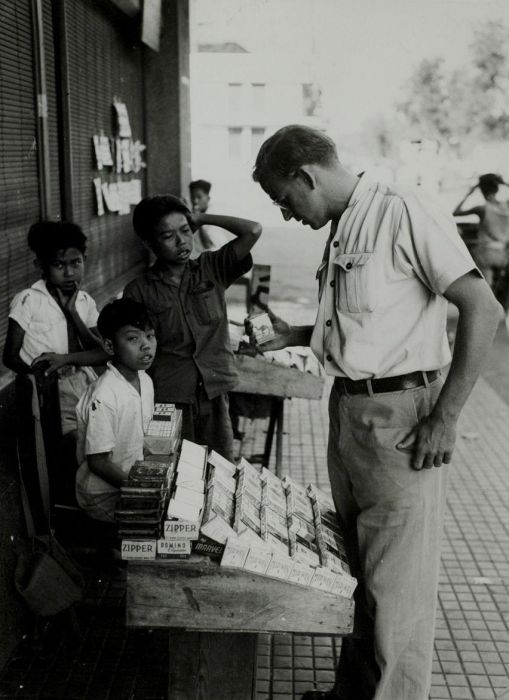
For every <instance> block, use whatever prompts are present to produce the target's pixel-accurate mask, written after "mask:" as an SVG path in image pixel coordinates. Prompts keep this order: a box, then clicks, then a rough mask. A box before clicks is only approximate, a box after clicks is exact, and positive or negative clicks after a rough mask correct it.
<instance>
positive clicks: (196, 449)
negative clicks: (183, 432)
mask: <svg viewBox="0 0 509 700" xmlns="http://www.w3.org/2000/svg"><path fill="white" fill-rule="evenodd" d="M206 463H207V448H206V447H205V446H204V445H197V444H196V443H195V442H191V441H190V440H182V447H181V450H180V457H179V462H178V468H179V469H181V468H183V466H184V465H185V464H186V465H189V466H191V467H194V468H195V469H199V470H201V477H200V478H203V474H204V472H205V465H206Z"/></svg>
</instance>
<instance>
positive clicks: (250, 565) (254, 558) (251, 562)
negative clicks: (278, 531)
mask: <svg viewBox="0 0 509 700" xmlns="http://www.w3.org/2000/svg"><path fill="white" fill-rule="evenodd" d="M271 559H272V554H271V553H270V552H268V551H267V550H266V549H264V548H263V547H256V546H251V547H250V548H249V552H248V555H247V557H246V561H245V562H244V567H243V568H244V569H246V571H251V572H252V573H254V574H262V575H263V574H265V573H266V571H267V569H268V568H269V564H270V561H271Z"/></svg>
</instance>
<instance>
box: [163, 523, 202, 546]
mask: <svg viewBox="0 0 509 700" xmlns="http://www.w3.org/2000/svg"><path fill="white" fill-rule="evenodd" d="M163 533H164V538H165V539H166V540H169V541H176V540H197V539H198V535H199V527H198V523H197V522H196V521H190V520H165V521H164V527H163Z"/></svg>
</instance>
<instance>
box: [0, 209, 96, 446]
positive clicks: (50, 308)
mask: <svg viewBox="0 0 509 700" xmlns="http://www.w3.org/2000/svg"><path fill="white" fill-rule="evenodd" d="M86 242H87V238H86V236H85V235H84V234H83V231H82V230H81V228H80V227H79V226H77V225H76V224H72V223H63V222H59V221H43V222H40V223H37V224H34V225H33V226H32V227H31V228H30V231H29V232H28V245H29V247H30V248H31V250H33V251H34V253H35V255H36V260H35V265H36V267H37V268H38V269H39V271H40V273H41V279H40V280H38V281H37V282H36V283H35V284H33V285H32V286H31V287H30V288H29V289H24V290H23V291H22V292H19V293H18V294H16V296H15V297H14V299H13V300H12V303H11V307H10V311H9V326H8V329H7V338H6V341H5V348H4V355H3V362H4V364H5V366H6V367H9V368H10V369H12V370H14V371H15V372H18V373H20V374H26V373H27V372H31V371H33V370H34V368H35V367H36V366H37V364H39V363H42V362H45V363H46V364H47V368H46V373H49V372H53V371H55V370H58V375H59V381H58V390H59V399H60V415H61V423H62V434H63V435H66V434H68V433H71V432H73V431H74V432H75V430H76V413H75V410H76V404H77V402H78V399H79V397H80V396H81V394H83V392H84V391H85V390H86V388H87V386H89V384H91V382H93V381H94V380H95V379H96V377H97V375H96V374H95V372H94V370H93V369H92V368H91V367H90V366H89V365H99V364H104V362H105V361H106V355H105V353H104V351H103V349H102V348H101V346H100V342H99V340H98V338H97V337H96V336H95V335H94V333H93V329H94V328H95V325H96V322H97V308H96V305H95V302H94V300H93V299H92V297H91V296H90V295H89V294H87V292H85V291H83V290H81V289H80V288H79V287H80V284H81V281H82V278H83V273H84V263H85V250H86ZM40 366H41V367H44V365H42V364H41V365H40Z"/></svg>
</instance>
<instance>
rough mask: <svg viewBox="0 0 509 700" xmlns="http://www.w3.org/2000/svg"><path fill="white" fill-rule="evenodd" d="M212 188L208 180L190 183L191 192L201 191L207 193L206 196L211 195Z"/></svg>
mask: <svg viewBox="0 0 509 700" xmlns="http://www.w3.org/2000/svg"><path fill="white" fill-rule="evenodd" d="M211 188H212V185H211V184H210V182H207V180H193V181H192V182H190V183H189V191H190V192H192V191H193V190H201V191H202V192H205V194H210V190H211Z"/></svg>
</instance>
